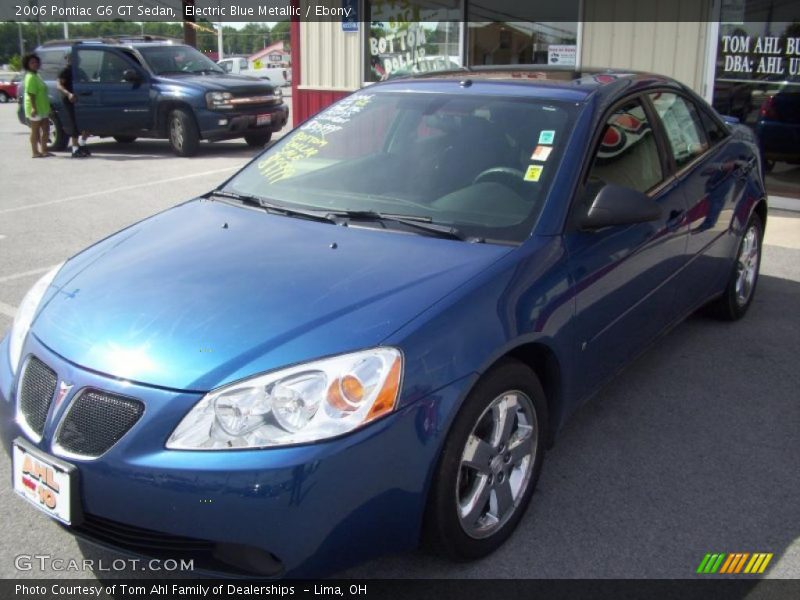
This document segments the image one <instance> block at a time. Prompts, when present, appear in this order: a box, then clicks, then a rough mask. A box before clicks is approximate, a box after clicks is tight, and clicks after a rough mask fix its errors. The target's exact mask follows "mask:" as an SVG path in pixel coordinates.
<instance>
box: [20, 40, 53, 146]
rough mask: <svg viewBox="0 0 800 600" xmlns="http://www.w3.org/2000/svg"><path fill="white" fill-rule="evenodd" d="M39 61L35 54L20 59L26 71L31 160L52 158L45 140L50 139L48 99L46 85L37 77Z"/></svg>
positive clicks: (26, 107)
mask: <svg viewBox="0 0 800 600" xmlns="http://www.w3.org/2000/svg"><path fill="white" fill-rule="evenodd" d="M41 64H42V61H41V59H40V58H39V57H38V56H37V55H36V54H28V55H26V56H25V57H24V58H23V59H22V67H23V68H24V69H25V70H26V71H27V74H26V75H25V81H24V84H23V85H24V89H25V101H24V102H25V117H26V118H27V119H28V121H29V122H30V124H31V150H32V151H33V158H41V157H43V156H52V154H50V153H49V152H48V151H47V138H48V137H50V99H49V98H48V97H47V84H45V82H44V80H43V79H42V78H41V77H40V76H39V66H40V65H41Z"/></svg>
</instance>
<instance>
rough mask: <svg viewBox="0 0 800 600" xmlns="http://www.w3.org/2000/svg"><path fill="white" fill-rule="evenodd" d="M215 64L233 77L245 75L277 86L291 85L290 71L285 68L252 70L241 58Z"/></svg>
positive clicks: (244, 59) (245, 60)
mask: <svg viewBox="0 0 800 600" xmlns="http://www.w3.org/2000/svg"><path fill="white" fill-rule="evenodd" d="M217 64H218V65H219V66H220V67H222V68H223V69H225V71H226V72H227V73H233V74H235V75H247V76H248V77H258V78H259V79H266V80H268V81H270V82H271V83H274V84H276V85H279V86H285V85H291V83H292V71H291V69H288V68H286V67H262V68H260V69H254V68H253V67H252V65H250V63H248V62H247V59H246V58H244V57H242V56H237V57H234V58H223V59H222V60H218V61H217Z"/></svg>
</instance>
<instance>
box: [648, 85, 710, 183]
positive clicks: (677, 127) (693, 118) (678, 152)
mask: <svg viewBox="0 0 800 600" xmlns="http://www.w3.org/2000/svg"><path fill="white" fill-rule="evenodd" d="M650 99H651V100H652V101H653V105H654V106H655V108H656V112H657V113H658V116H659V117H660V118H661V121H662V123H664V129H665V130H666V132H667V138H668V139H669V144H670V146H671V147H672V155H673V156H674V157H675V163H676V164H677V166H678V168H681V167H683V166H684V165H686V164H688V163H690V162H692V161H693V160H694V159H695V158H697V157H698V156H700V155H701V154H703V153H704V152H705V151H706V150H708V142H707V141H706V135H705V131H704V130H703V125H702V123H701V122H700V115H698V114H697V108H696V107H695V105H694V104H693V103H692V102H689V101H688V100H686V99H685V98H683V97H682V96H678V95H677V94H670V93H667V92H657V93H655V94H650Z"/></svg>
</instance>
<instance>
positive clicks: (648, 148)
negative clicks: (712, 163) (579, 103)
mask: <svg viewBox="0 0 800 600" xmlns="http://www.w3.org/2000/svg"><path fill="white" fill-rule="evenodd" d="M653 119H654V115H653V114H652V112H651V110H650V108H649V107H648V105H647V104H646V102H644V101H643V99H641V98H632V99H628V100H626V101H624V102H622V103H620V104H618V105H617V106H616V108H613V109H612V110H611V111H610V113H609V114H608V115H607V117H606V118H605V119H604V120H603V121H602V125H601V126H600V130H599V131H598V132H597V134H596V139H597V141H596V144H595V147H594V148H595V149H594V151H593V153H592V155H591V157H590V159H589V163H588V165H587V168H586V170H585V175H584V181H583V185H582V186H581V187H580V188H579V191H578V193H577V196H576V199H575V203H574V204H575V206H574V207H573V215H575V216H576V217H577V216H579V215H581V214H585V211H586V210H587V209H588V206H589V204H590V203H591V200H592V199H593V197H594V195H595V194H596V193H597V191H598V190H599V189H601V188H602V187H603V186H604V185H606V184H616V185H621V186H625V187H628V188H632V189H635V190H637V191H640V192H642V193H644V194H646V195H648V196H649V197H651V198H652V199H654V200H655V201H656V202H657V203H658V204H659V205H660V207H661V216H660V217H659V218H658V219H657V220H655V221H651V222H646V223H637V224H633V225H617V226H610V227H605V228H602V229H599V230H593V231H583V230H581V229H580V227H579V226H577V225H573V226H570V227H568V229H567V231H566V232H565V244H566V246H567V249H568V252H569V257H570V258H569V261H570V268H569V270H570V277H571V279H572V285H573V289H574V293H575V311H576V315H575V330H574V331H575V334H576V335H575V345H576V355H577V356H578V357H579V358H578V362H579V364H581V366H582V373H583V377H582V378H581V379H582V380H581V382H580V383H579V385H581V386H582V388H583V391H588V390H590V389H592V387H594V386H595V385H596V384H597V383H598V382H599V381H601V380H603V379H605V378H606V377H608V376H610V375H611V374H612V373H613V372H615V371H616V370H618V369H619V368H620V367H622V366H623V365H624V364H625V363H627V362H628V361H630V360H631V359H632V358H634V357H635V355H636V354H637V353H638V352H639V351H640V350H642V349H643V347H644V346H645V345H646V344H647V343H648V342H649V341H651V340H652V339H653V338H654V337H655V336H656V335H658V333H659V332H661V331H662V330H663V329H664V328H665V327H666V326H667V325H668V324H669V323H670V322H671V321H672V319H673V318H674V317H675V314H676V313H675V310H674V306H673V301H674V298H675V283H674V281H673V279H674V277H675V275H676V274H677V273H679V272H680V270H681V268H682V267H683V266H684V264H685V262H686V260H687V254H686V245H687V231H688V228H687V225H686V205H685V202H684V198H683V195H682V194H681V193H680V190H678V189H676V182H675V180H674V178H673V177H672V175H671V173H670V166H669V163H668V161H667V160H666V153H665V149H664V145H663V140H662V138H661V134H660V131H659V130H658V128H657V127H654V126H653V125H654V122H653ZM573 220H574V221H577V219H573Z"/></svg>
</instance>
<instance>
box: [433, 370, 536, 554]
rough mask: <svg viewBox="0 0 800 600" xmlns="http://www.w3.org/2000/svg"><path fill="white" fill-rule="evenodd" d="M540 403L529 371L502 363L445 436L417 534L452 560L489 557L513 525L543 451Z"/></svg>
mask: <svg viewBox="0 0 800 600" xmlns="http://www.w3.org/2000/svg"><path fill="white" fill-rule="evenodd" d="M546 424H547V403H546V401H545V396H544V391H543V390H542V386H541V384H540V383H539V380H538V378H537V377H536V375H535V374H534V373H533V371H531V370H530V369H529V368H528V367H527V366H525V365H524V364H523V363H521V362H519V361H516V360H506V361H504V362H503V363H501V364H500V365H498V366H497V367H495V368H493V369H492V370H491V371H489V372H488V373H487V374H486V375H484V377H483V378H482V379H481V380H480V381H479V382H478V383H477V385H476V386H475V388H474V389H473V390H472V392H471V393H470V395H469V396H468V398H467V399H466V400H465V402H464V405H463V407H462V408H461V411H460V412H459V413H458V415H457V416H456V419H455V422H454V423H453V426H452V428H451V430H450V433H449V434H448V437H447V441H446V442H445V446H444V450H443V452H442V456H441V459H440V461H439V464H438V466H437V471H436V474H435V476H434V478H433V484H432V488H431V492H430V496H429V498H428V506H427V508H426V514H425V524H424V535H425V538H426V542H427V543H428V545H429V546H431V547H432V548H433V549H434V550H435V551H436V552H438V553H440V554H444V555H445V556H448V557H450V558H453V559H456V560H471V559H476V558H480V557H482V556H486V555H487V554H490V553H491V552H493V551H494V550H496V549H497V548H498V547H500V545H502V544H503V543H504V542H505V541H506V540H507V539H508V538H509V536H510V535H511V534H512V533H513V531H514V529H515V528H516V527H517V524H518V523H519V521H520V519H522V516H523V514H524V513H525V509H526V508H527V506H528V503H529V502H530V499H531V496H532V494H533V489H534V487H535V486H536V481H537V480H538V478H539V472H540V471H541V467H542V460H543V456H544V448H545V437H546V433H545V432H546V427H547V425H546Z"/></svg>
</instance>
